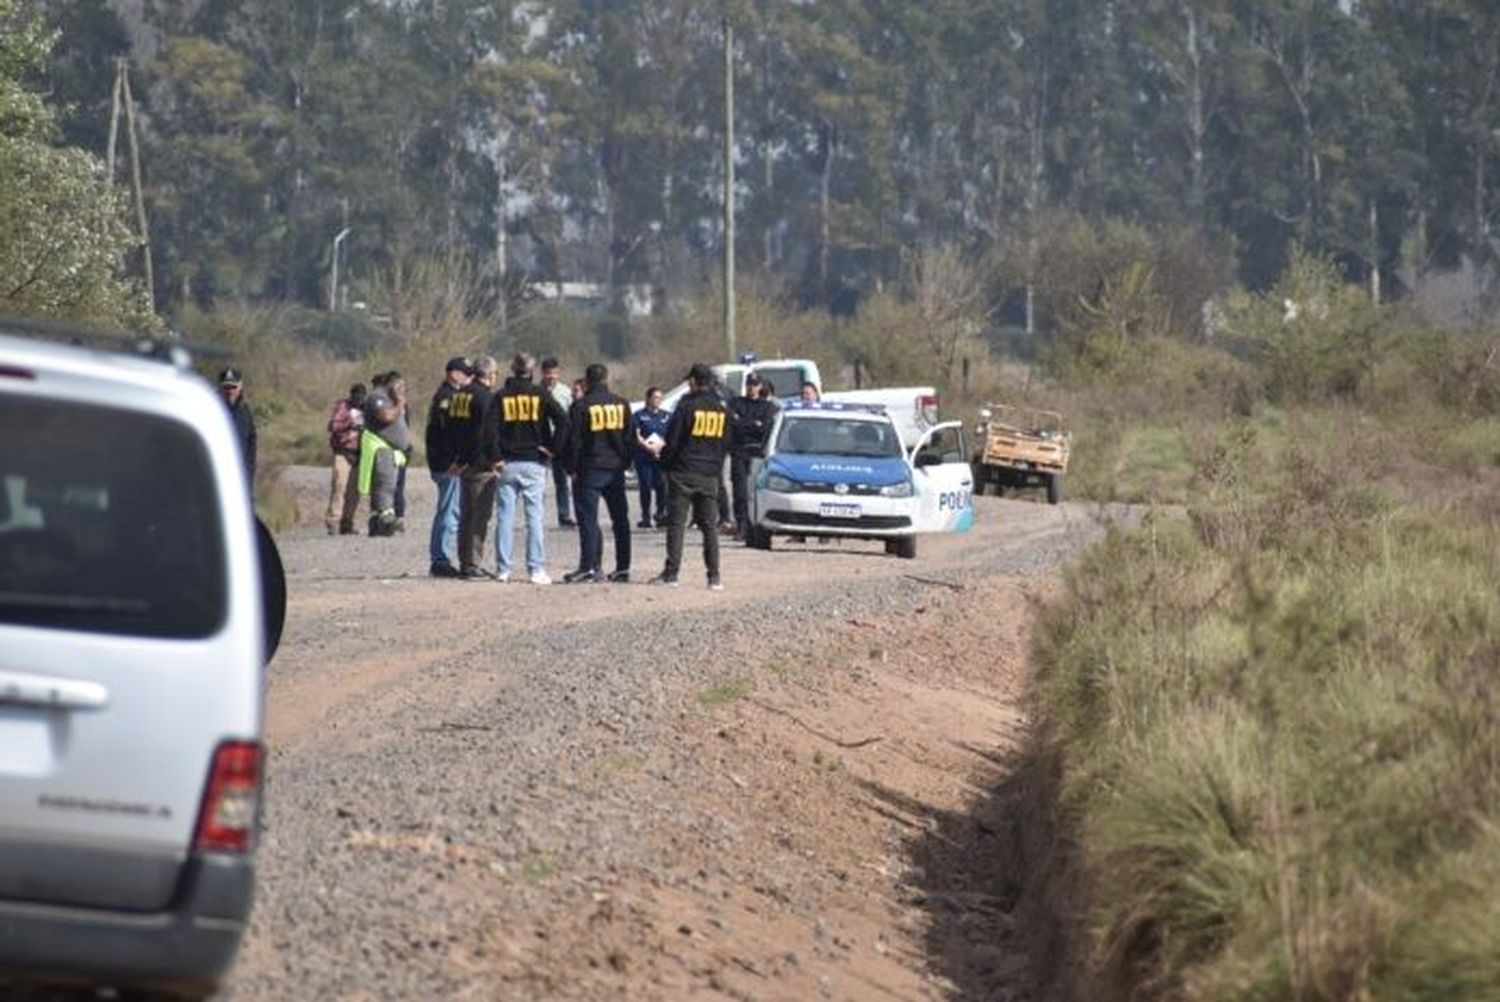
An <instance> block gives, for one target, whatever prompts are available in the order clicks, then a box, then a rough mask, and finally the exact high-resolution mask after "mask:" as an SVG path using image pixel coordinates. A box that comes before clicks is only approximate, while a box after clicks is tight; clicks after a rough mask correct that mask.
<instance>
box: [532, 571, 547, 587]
mask: <svg viewBox="0 0 1500 1002" xmlns="http://www.w3.org/2000/svg"><path fill="white" fill-rule="evenodd" d="M531 583H532V584H534V585H549V584H551V583H552V579H551V578H550V577H548V576H547V572H546V571H533V572H532V574H531Z"/></svg>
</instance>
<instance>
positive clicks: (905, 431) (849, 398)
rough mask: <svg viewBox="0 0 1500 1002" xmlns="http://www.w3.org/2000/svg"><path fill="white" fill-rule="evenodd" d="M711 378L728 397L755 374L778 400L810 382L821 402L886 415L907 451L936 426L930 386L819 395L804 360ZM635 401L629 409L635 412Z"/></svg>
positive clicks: (732, 367)
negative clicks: (773, 391)
mask: <svg viewBox="0 0 1500 1002" xmlns="http://www.w3.org/2000/svg"><path fill="white" fill-rule="evenodd" d="M713 369H714V375H716V376H717V377H718V378H719V381H720V382H721V383H722V384H723V386H724V389H725V391H726V392H727V393H728V394H729V395H730V396H731V397H737V396H741V395H742V394H743V393H744V392H745V377H746V376H748V375H749V374H750V373H752V372H753V373H755V374H756V375H758V376H760V378H761V379H763V380H765V381H767V382H769V383H771V385H772V386H774V387H775V389H776V397H777V399H780V400H795V399H797V395H798V393H799V392H800V390H801V388H802V384H803V383H812V384H813V385H814V386H816V387H817V388H818V392H819V394H820V399H822V400H823V401H824V402H825V403H842V404H857V405H860V406H862V407H876V408H879V409H880V410H883V411H884V412H885V413H886V414H889V415H890V417H891V421H892V422H894V423H895V426H896V431H897V433H898V434H899V435H900V436H901V444H902V446H904V447H905V448H907V449H910V448H911V447H912V446H914V445H916V444H917V442H919V441H920V440H921V438H922V436H923V435H925V434H926V433H927V432H929V431H930V430H932V429H933V428H934V427H936V426H937V423H938V403H939V400H938V392H937V390H936V389H935V388H934V387H931V386H898V387H892V388H881V389H875V390H841V391H838V392H834V393H824V392H823V377H822V374H821V373H819V371H818V363H817V362H814V361H813V360H812V359H807V358H771V359H763V360H759V361H754V362H748V363H733V364H727V365H716V366H714V367H713ZM687 391H688V385H687V383H678V384H677V385H676V386H674V387H672V388H671V389H669V390H667V391H665V392H664V393H663V395H662V407H664V408H665V409H666V410H668V411H670V410H672V409H673V408H675V407H676V406H677V401H678V400H680V399H681V398H682V396H683V395H684V394H685V393H687ZM641 406H642V404H641V403H640V402H639V401H637V402H636V403H634V404H632V405H631V408H632V410H639V409H640V408H641Z"/></svg>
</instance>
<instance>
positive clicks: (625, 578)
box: [605, 571, 630, 584]
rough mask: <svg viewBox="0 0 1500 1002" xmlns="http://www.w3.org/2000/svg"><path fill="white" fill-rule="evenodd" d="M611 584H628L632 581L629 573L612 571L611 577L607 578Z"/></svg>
mask: <svg viewBox="0 0 1500 1002" xmlns="http://www.w3.org/2000/svg"><path fill="white" fill-rule="evenodd" d="M605 580H606V581H608V582H609V583H610V584H627V583H629V581H630V572H629V571H610V572H609V577H607V578H605Z"/></svg>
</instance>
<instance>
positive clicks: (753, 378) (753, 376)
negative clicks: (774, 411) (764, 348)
mask: <svg viewBox="0 0 1500 1002" xmlns="http://www.w3.org/2000/svg"><path fill="white" fill-rule="evenodd" d="M761 382H762V380H761V378H760V374H759V373H755V372H752V373H750V375H748V376H746V377H745V385H746V386H759V385H760V384H761Z"/></svg>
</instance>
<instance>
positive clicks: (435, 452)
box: [425, 356, 474, 578]
mask: <svg viewBox="0 0 1500 1002" xmlns="http://www.w3.org/2000/svg"><path fill="white" fill-rule="evenodd" d="M473 378H474V372H473V370H472V369H471V368H470V367H469V360H468V359H467V358H464V357H462V356H457V357H454V358H450V359H448V366H447V369H446V375H445V378H444V379H443V381H442V383H440V384H438V388H437V391H436V392H435V393H433V395H432V403H431V404H429V405H428V407H427V432H426V437H425V444H426V446H427V470H428V472H429V474H430V475H431V476H432V482H433V484H435V485H436V486H437V502H436V504H435V506H434V508H433V511H432V532H431V534H430V536H429V537H428V541H427V555H428V561H429V565H430V566H429V569H428V573H429V574H431V575H432V576H433V577H438V578H451V577H453V576H454V575H456V574H457V573H458V572H457V571H456V570H454V567H453V561H452V559H451V558H450V557H449V556H448V555H449V554H450V553H454V552H455V550H456V544H457V540H458V507H459V495H460V493H462V483H461V482H460V479H459V474H460V473H461V472H462V470H461V468H460V467H459V466H458V464H457V463H455V462H454V459H453V451H452V449H451V448H450V446H449V441H450V439H451V432H450V430H449V427H448V420H449V410H450V408H451V407H452V406H453V396H454V394H456V393H457V392H458V391H460V390H462V389H463V388H464V387H466V386H468V385H469V381H470V380H471V379H473Z"/></svg>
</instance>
